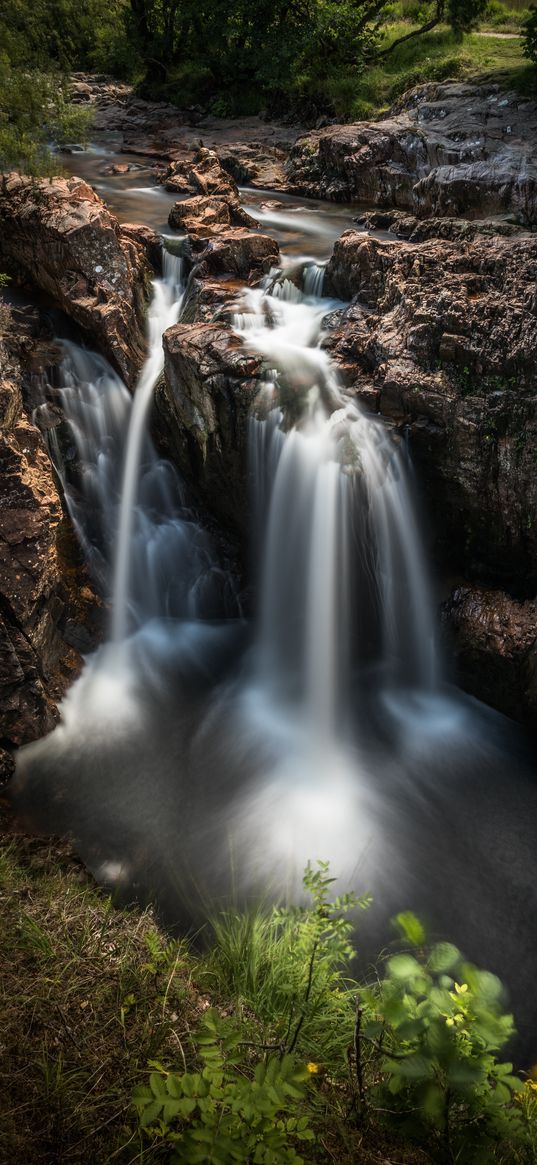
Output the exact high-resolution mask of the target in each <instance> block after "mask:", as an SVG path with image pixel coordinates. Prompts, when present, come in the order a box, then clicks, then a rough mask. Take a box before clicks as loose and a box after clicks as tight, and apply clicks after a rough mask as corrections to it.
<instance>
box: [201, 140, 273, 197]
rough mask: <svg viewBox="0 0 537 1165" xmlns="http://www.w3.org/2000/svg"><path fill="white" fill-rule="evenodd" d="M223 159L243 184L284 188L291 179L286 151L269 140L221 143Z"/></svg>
mask: <svg viewBox="0 0 537 1165" xmlns="http://www.w3.org/2000/svg"><path fill="white" fill-rule="evenodd" d="M218 157H219V158H220V162H221V164H222V166H223V167H224V170H227V171H228V173H229V174H231V176H232V177H233V178H234V179H235V181H236V182H238V183H239V185H240V186H252V187H253V189H254V190H277V191H285V190H287V189H288V187H289V182H288V179H287V175H286V172H285V161H286V158H287V151H286V150H282V149H278V148H277V147H276V146H272V147H270V146H267V145H266V144H263V145H259V144H254V145H249V144H248V143H244V142H237V143H235V144H232V145H226V146H223V147H220V148H219V150H218Z"/></svg>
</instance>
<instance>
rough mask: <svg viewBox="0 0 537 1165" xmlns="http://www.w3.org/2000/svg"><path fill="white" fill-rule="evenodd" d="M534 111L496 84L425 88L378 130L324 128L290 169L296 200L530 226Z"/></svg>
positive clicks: (536, 181)
mask: <svg viewBox="0 0 537 1165" xmlns="http://www.w3.org/2000/svg"><path fill="white" fill-rule="evenodd" d="M536 135H537V103H536V102H534V101H529V100H528V99H527V98H524V97H521V96H519V95H517V94H514V93H503V92H502V90H501V88H500V87H499V85H497V84H493V83H489V82H487V83H474V84H461V83H454V82H445V83H442V84H437V83H429V84H427V85H421V86H419V87H418V88H417V89H415V90H413V91H411V92H410V93H408V94H406V95H405V97H404V98H403V99H402V100H401V101H400V102H398V103H397V104H396V105H395V106H394V107H393V109H392V110H391V111H390V113H389V114H387V115H386V117H384V118H382V119H381V120H380V121H371V122H368V121H364V122H358V123H355V124H353V125H335V126H327V127H326V128H324V129H320V130H316V131H313V132H312V133H309V134H308V135H307V136H306V137H303V138H301V139H299V140H298V142H297V143H296V145H295V146H294V147H293V149H292V151H291V155H290V159H289V162H288V164H287V167H286V169H287V177H288V180H289V184H290V188H291V189H293V190H296V191H297V192H299V193H301V194H307V195H311V196H314V197H324V198H332V199H336V200H355V201H357V202H361V203H363V204H369V205H376V206H378V207H397V208H400V209H403V210H410V211H411V212H412V213H413V214H416V215H417V216H419V217H424V216H429V215H464V217H465V218H483V217H486V216H487V215H496V214H505V213H514V214H516V216H517V217H518V219H519V220H520V222H522V223H526V224H530V225H531V224H533V223H535V222H537V163H536V161H535V152H534V142H535V138H536Z"/></svg>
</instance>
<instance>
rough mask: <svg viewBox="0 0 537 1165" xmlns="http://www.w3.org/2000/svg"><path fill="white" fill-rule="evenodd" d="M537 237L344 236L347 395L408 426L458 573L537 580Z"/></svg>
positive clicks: (335, 277)
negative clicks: (395, 238)
mask: <svg viewBox="0 0 537 1165" xmlns="http://www.w3.org/2000/svg"><path fill="white" fill-rule="evenodd" d="M536 275H537V239H533V238H532V239H505V238H499V237H492V238H490V237H487V236H477V235H476V237H475V238H474V239H473V240H470V241H467V242H463V243H460V242H459V243H454V242H451V241H447V240H431V241H426V242H423V243H417V244H410V243H406V242H387V241H379V240H378V239H372V238H368V237H365V236H364V235H363V234H362V233H360V232H357V231H347V232H345V233H344V234H343V235H342V237H341V239H340V240H339V241H338V242H337V243H336V245H335V248H334V253H333V256H332V258H331V260H330V262H329V263H328V266H327V269H326V277H325V278H326V287H327V289H328V291H329V292H331V293H334V294H336V295H338V296H339V297H341V298H343V299H351V298H353V303H352V306H351V308H350V309H348V310H347V311H343V312H342V313H341V314H340V316H339V319H338V318H337V317H336V321H335V322H336V326H335V327H334V328H333V329H332V331H331V332H330V334H329V335H328V337H327V339H326V341H325V343H326V346H327V347H328V348H329V350H330V351H331V353H332V355H333V356H334V358H335V359H336V361H337V362H338V364H339V365H340V368H341V373H342V376H343V378H344V381H345V383H346V384H347V385H348V387H349V388H350V389H351V390H352V391H354V392H356V393H357V394H358V395H359V396H360V397H362V399H364V400H365V402H366V403H367V405H368V407H370V408H371V407H373V408H375V409H376V411H378V412H380V413H381V414H382V415H383V416H385V417H388V418H390V419H391V420H393V421H395V422H396V424H398V425H399V426H400V427H401V428H406V430H407V432H408V433H409V434H410V438H411V448H412V453H413V456H414V458H415V461H416V465H417V468H418V478H419V481H420V484H421V486H422V488H423V490H424V492H425V494H426V497H427V502H428V508H429V511H430V513H431V514H433V515H434V517H435V530H436V539H437V550H438V553H439V555H440V557H441V559H443V560H444V561H445V562H446V563H448V564H449V565H450V568H451V569H454V568H455V569H461V570H462V571H464V572H465V573H466V574H468V575H469V576H470V577H474V578H481V579H484V580H487V581H488V582H490V583H491V584H494V585H498V586H502V587H506V586H507V587H511V586H516V587H517V588H518V590H519V593H521V594H523V595H527V596H528V597H529V596H531V595H532V594H533V593H535V586H536V585H537V522H535V514H536V512H537V478H536V475H535V447H536V443H537V420H536V418H537V381H536V373H535V354H534V353H535V335H536V333H537V283H536Z"/></svg>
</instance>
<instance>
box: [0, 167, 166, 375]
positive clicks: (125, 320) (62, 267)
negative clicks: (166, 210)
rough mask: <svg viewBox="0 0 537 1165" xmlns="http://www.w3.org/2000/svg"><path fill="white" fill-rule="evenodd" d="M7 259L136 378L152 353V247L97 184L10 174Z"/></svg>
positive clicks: (2, 227) (0, 242) (4, 215)
mask: <svg viewBox="0 0 537 1165" xmlns="http://www.w3.org/2000/svg"><path fill="white" fill-rule="evenodd" d="M0 264H1V265H2V268H3V269H4V270H7V271H9V272H10V273H11V274H12V275H13V278H14V279H16V280H18V281H21V282H22V281H26V282H30V283H32V284H34V285H35V286H36V287H38V288H40V290H41V291H44V292H46V294H47V295H48V296H50V297H51V298H52V300H53V301H54V303H55V304H57V305H58V306H59V307H61V308H62V310H63V311H65V312H66V313H67V315H69V316H71V318H72V319H74V320H75V321H76V323H77V324H79V325H80V326H81V327H82V328H83V329H84V330H85V332H86V334H87V336H88V338H89V339H90V342H91V343H93V344H95V345H96V347H97V348H98V349H99V350H100V351H102V352H103V353H104V354H105V355H106V356H107V357H108V358H109V360H110V361H111V362H112V364H114V365H115V367H116V368H117V369H118V371H119V372H120V373H121V375H122V376H123V378H124V379H125V380H126V382H127V383H130V384H132V383H133V381H134V380H135V379H136V374H137V370H138V368H139V367H140V364H141V363H142V360H143V357H144V352H145V339H144V310H145V303H146V297H147V291H148V286H147V279H148V267H147V262H146V257H145V251H144V247H143V245H142V244H141V243H140V242H139V241H138V240H137V239H135V238H134V237H133V236H132V235H129V233H128V232H122V231H121V228H120V226H119V223H118V221H117V219H116V218H115V217H114V215H113V214H111V213H110V211H109V210H107V208H106V206H105V205H104V203H103V202H102V201H101V199H100V198H99V197H98V195H97V194H96V193H95V191H94V190H93V189H92V187H91V186H88V185H87V184H86V183H85V182H82V181H81V180H80V179H78V178H52V179H42V180H41V181H36V180H35V179H34V178H26V177H23V176H21V175H20V174H8V175H4V177H3V179H2V186H1V191H0Z"/></svg>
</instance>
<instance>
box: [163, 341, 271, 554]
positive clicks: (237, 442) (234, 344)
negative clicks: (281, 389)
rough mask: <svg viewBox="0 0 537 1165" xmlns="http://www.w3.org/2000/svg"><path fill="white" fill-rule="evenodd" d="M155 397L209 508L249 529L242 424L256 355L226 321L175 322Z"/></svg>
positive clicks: (178, 455) (176, 450) (257, 366)
mask: <svg viewBox="0 0 537 1165" xmlns="http://www.w3.org/2000/svg"><path fill="white" fill-rule="evenodd" d="M164 355H165V364H164V379H163V381H162V383H161V384H160V386H159V389H158V392H157V405H158V408H159V412H160V415H161V418H162V419H163V429H165V430H166V431H167V433H168V439H169V444H170V449H171V451H172V452H173V454H174V456H175V459H176V461H177V462H178V464H179V466H180V468H181V470H182V472H183V473H184V474H185V476H186V477H187V479H188V480H191V481H195V482H196V484H197V486H198V488H199V490H200V492H201V495H202V498H203V500H204V501H205V502H206V503H207V505H208V506H209V508H210V509H211V510H212V512H213V513H215V514H216V515H218V516H219V517H220V518H222V519H223V520H224V522H225V523H226V524H228V525H231V527H234V528H235V529H236V530H239V531H240V532H241V533H242V535H243V536H244V534H245V533H246V532H247V529H248V513H249V503H248V489H247V425H248V417H249V415H250V409H251V405H252V401H253V399H254V397H255V395H256V393H257V391H258V387H259V386H258V382H257V377H258V376H259V373H260V371H261V368H262V360H261V357H259V356H257V355H252V354H250V353H248V352H246V351H245V349H244V346H243V344H242V343H241V341H240V339H239V338H238V337H237V336H236V335H234V333H233V332H232V331H231V330H230V328H229V327H225V326H224V325H222V324H218V323H207V324H199V323H193V324H177V325H176V326H175V327H173V328H170V329H169V330H168V331H167V332H166V333H165V336H164Z"/></svg>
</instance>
